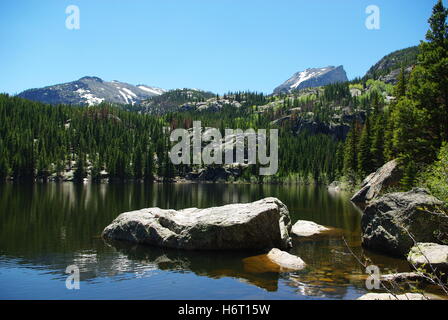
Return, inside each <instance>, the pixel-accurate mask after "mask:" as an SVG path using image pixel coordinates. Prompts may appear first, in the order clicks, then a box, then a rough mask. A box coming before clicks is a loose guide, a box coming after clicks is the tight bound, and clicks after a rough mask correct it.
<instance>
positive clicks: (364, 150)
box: [357, 118, 373, 177]
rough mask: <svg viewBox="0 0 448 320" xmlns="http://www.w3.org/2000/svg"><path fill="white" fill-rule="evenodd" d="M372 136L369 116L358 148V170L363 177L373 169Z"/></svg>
mask: <svg viewBox="0 0 448 320" xmlns="http://www.w3.org/2000/svg"><path fill="white" fill-rule="evenodd" d="M370 146H371V138H370V121H369V118H367V120H366V123H365V125H364V127H363V129H362V132H361V137H360V138H359V144H358V148H357V152H358V154H357V156H358V159H357V170H358V173H359V175H360V176H361V177H364V176H366V175H367V174H369V173H371V172H372V171H373V165H372V155H371V153H370Z"/></svg>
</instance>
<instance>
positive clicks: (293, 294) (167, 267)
mask: <svg viewBox="0 0 448 320" xmlns="http://www.w3.org/2000/svg"><path fill="white" fill-rule="evenodd" d="M269 196H272V197H277V198H279V199H280V200H281V201H283V202H284V203H285V204H286V205H287V206H288V208H289V211H290V214H291V217H292V220H293V222H295V221H297V220H299V219H300V220H312V221H315V222H316V223H319V224H322V225H326V226H331V227H334V228H336V229H335V231H334V232H331V233H329V234H327V235H324V236H318V237H313V238H310V239H306V240H301V241H298V240H295V241H294V247H293V249H292V250H291V253H292V254H295V255H298V256H300V257H301V258H302V259H303V260H304V261H305V262H306V263H307V265H308V267H307V268H306V269H305V270H303V271H300V272H293V273H278V272H260V270H259V268H258V266H256V265H251V264H248V263H244V262H243V259H245V258H247V257H251V256H254V255H258V254H260V252H184V251H178V250H167V249H158V248H153V247H144V246H135V245H131V244H125V243H123V244H119V245H115V246H110V245H108V244H106V243H105V242H104V241H103V240H102V239H101V237H100V234H101V231H102V230H103V229H104V227H105V226H107V225H108V224H109V223H110V222H111V221H112V220H113V219H114V218H115V217H117V216H118V215H119V214H120V213H122V212H125V211H131V210H136V209H141V208H146V207H161V208H171V209H182V208H189V207H198V208H205V207H210V206H219V205H224V204H230V203H241V202H251V201H255V200H259V199H262V198H264V197H269ZM360 220H361V212H360V211H359V209H357V208H356V207H355V206H354V205H353V204H352V203H351V202H350V201H349V198H348V195H345V194H332V193H329V192H328V191H327V189H326V188H323V187H312V186H296V185H293V186H278V185H227V184H166V185H162V184H154V185H145V184H112V185H107V184H87V185H74V184H71V183H62V184H55V183H50V184H35V185H22V184H4V185H0V299H356V298H357V297H359V296H361V295H362V294H364V293H366V292H367V289H366V288H365V273H364V271H365V270H364V268H363V267H362V266H361V265H360V264H359V262H358V261H357V260H356V258H355V257H354V255H356V256H358V257H362V258H365V257H368V258H369V259H370V260H371V261H372V263H373V264H376V265H378V266H379V267H380V268H381V270H382V272H384V273H386V272H389V271H408V270H409V267H408V266H407V264H406V263H405V261H401V260H397V259H391V258H387V257H384V256H381V255H375V254H372V253H369V252H365V251H364V250H363V249H362V248H361V245H360V244H361V242H360ZM344 239H345V241H346V242H347V244H348V247H347V245H346V243H345V241H344ZM349 248H350V250H352V252H353V254H352V253H351V252H350V250H349ZM69 265H77V266H78V267H79V268H80V278H81V282H80V289H79V290H68V289H67V288H66V279H67V276H68V274H66V273H65V271H66V268H67V266H69Z"/></svg>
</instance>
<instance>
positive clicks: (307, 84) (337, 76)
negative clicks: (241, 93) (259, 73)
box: [274, 66, 348, 94]
mask: <svg viewBox="0 0 448 320" xmlns="http://www.w3.org/2000/svg"><path fill="white" fill-rule="evenodd" d="M346 81H348V78H347V74H346V73H345V70H344V67H343V66H339V67H333V66H329V67H325V68H311V69H306V70H305V71H300V72H297V73H295V74H294V75H293V76H292V77H291V78H290V79H288V80H286V81H285V82H284V83H283V84H281V85H280V86H278V87H277V88H275V89H274V94H280V93H289V92H291V91H294V90H301V89H305V88H313V87H321V86H325V85H327V84H332V83H336V82H346Z"/></svg>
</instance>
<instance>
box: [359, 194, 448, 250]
mask: <svg viewBox="0 0 448 320" xmlns="http://www.w3.org/2000/svg"><path fill="white" fill-rule="evenodd" d="M442 205H443V202H442V201H440V200H438V199H436V198H435V197H433V196H431V195H430V194H429V193H428V191H426V190H425V189H420V188H415V189H413V190H411V191H408V192H397V193H390V194H386V195H384V196H383V197H381V198H379V199H377V200H374V201H373V202H372V203H371V204H370V205H369V206H367V207H366V209H365V210H364V214H363V216H362V219H361V230H362V243H363V245H364V247H366V248H368V249H372V250H374V251H379V252H383V253H387V254H391V255H395V256H402V257H404V256H405V255H407V253H408V252H409V250H410V249H411V247H412V246H413V245H414V240H415V241H416V242H434V243H441V242H442V241H446V240H448V215H447V214H446V213H445V212H443V211H442V210H441V207H442Z"/></svg>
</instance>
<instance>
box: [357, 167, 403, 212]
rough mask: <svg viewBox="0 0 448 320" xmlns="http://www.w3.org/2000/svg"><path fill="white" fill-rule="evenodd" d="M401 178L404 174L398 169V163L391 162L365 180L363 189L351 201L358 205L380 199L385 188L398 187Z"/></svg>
mask: <svg viewBox="0 0 448 320" xmlns="http://www.w3.org/2000/svg"><path fill="white" fill-rule="evenodd" d="M401 176H402V172H401V170H400V168H399V167H398V161H397V160H392V161H389V162H388V163H386V164H385V165H384V166H382V167H381V168H379V169H378V170H377V171H376V172H374V173H371V174H370V175H369V176H368V177H367V178H366V179H364V181H363V183H362V186H361V189H360V190H359V191H358V192H357V193H355V195H354V196H353V197H352V199H351V200H352V201H353V202H354V203H357V204H366V203H368V202H369V201H372V200H373V199H374V198H376V197H378V196H379V195H380V193H381V191H384V189H385V188H387V187H391V186H394V185H396V184H397V183H398V182H399V181H400V179H401Z"/></svg>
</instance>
